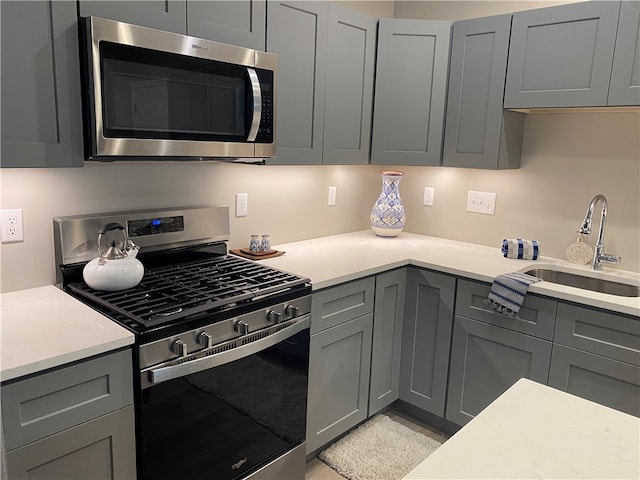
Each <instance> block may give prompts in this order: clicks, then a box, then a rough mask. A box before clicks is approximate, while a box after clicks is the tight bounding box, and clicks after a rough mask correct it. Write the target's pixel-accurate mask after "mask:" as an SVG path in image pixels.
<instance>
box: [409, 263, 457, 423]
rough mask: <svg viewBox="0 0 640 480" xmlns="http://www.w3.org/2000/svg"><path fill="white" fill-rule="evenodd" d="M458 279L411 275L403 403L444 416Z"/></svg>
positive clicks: (420, 273)
mask: <svg viewBox="0 0 640 480" xmlns="http://www.w3.org/2000/svg"><path fill="white" fill-rule="evenodd" d="M455 286H456V278H455V277H453V276H450V275H446V274H443V273H437V272H432V271H428V270H422V269H418V268H412V267H410V268H409V269H408V271H407V293H406V297H405V309H404V325H403V331H402V360H401V370H400V399H401V400H403V401H405V402H407V403H409V404H411V405H414V406H416V407H418V408H420V409H422V410H425V411H427V412H431V413H433V414H434V415H438V416H440V417H443V416H444V411H445V398H446V392H447V376H448V372H449V347H450V343H451V329H452V324H453V308H454V298H455Z"/></svg>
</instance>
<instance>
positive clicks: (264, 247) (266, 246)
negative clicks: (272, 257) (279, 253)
mask: <svg viewBox="0 0 640 480" xmlns="http://www.w3.org/2000/svg"><path fill="white" fill-rule="evenodd" d="M260 251H261V252H262V253H269V252H270V251H271V239H270V238H269V235H262V243H261V244H260Z"/></svg>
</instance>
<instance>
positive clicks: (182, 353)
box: [171, 340, 188, 357]
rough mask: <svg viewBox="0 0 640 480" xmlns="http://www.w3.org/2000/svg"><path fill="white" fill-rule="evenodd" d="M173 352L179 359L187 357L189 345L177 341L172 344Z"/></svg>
mask: <svg viewBox="0 0 640 480" xmlns="http://www.w3.org/2000/svg"><path fill="white" fill-rule="evenodd" d="M171 351H172V352H173V353H175V354H176V355H178V356H179V357H186V356H187V355H188V353H187V344H186V343H184V342H183V341H182V340H176V341H175V342H173V343H172V344H171Z"/></svg>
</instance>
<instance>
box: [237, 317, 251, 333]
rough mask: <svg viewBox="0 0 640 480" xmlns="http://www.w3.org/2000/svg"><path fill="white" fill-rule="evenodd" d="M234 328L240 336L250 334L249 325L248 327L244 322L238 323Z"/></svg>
mask: <svg viewBox="0 0 640 480" xmlns="http://www.w3.org/2000/svg"><path fill="white" fill-rule="evenodd" d="M233 328H234V330H235V331H236V332H238V333H239V334H240V335H246V334H248V333H249V325H247V324H246V323H245V322H243V321H242V320H239V321H237V322H236V324H235V325H234V326H233Z"/></svg>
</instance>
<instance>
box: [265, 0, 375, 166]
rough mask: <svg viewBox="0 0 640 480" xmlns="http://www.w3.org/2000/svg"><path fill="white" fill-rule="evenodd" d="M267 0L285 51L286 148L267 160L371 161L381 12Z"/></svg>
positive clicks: (282, 126)
mask: <svg viewBox="0 0 640 480" xmlns="http://www.w3.org/2000/svg"><path fill="white" fill-rule="evenodd" d="M267 8H268V16H267V18H268V26H267V50H268V51H270V52H273V53H276V54H277V55H278V94H277V95H278V96H277V127H276V128H277V130H276V131H277V137H278V153H277V157H276V158H272V159H268V160H267V163H269V164H291V165H313V164H315V165H320V164H322V163H325V164H362V163H368V161H369V146H370V141H369V138H370V129H371V127H370V125H371V108H372V107H371V105H372V95H373V75H374V60H375V54H374V52H375V42H376V24H375V20H373V19H372V18H370V17H368V16H366V15H363V14H361V13H358V12H355V11H352V10H349V9H346V8H343V7H340V6H338V5H335V4H333V3H330V2H269V3H268V7H267Z"/></svg>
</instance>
